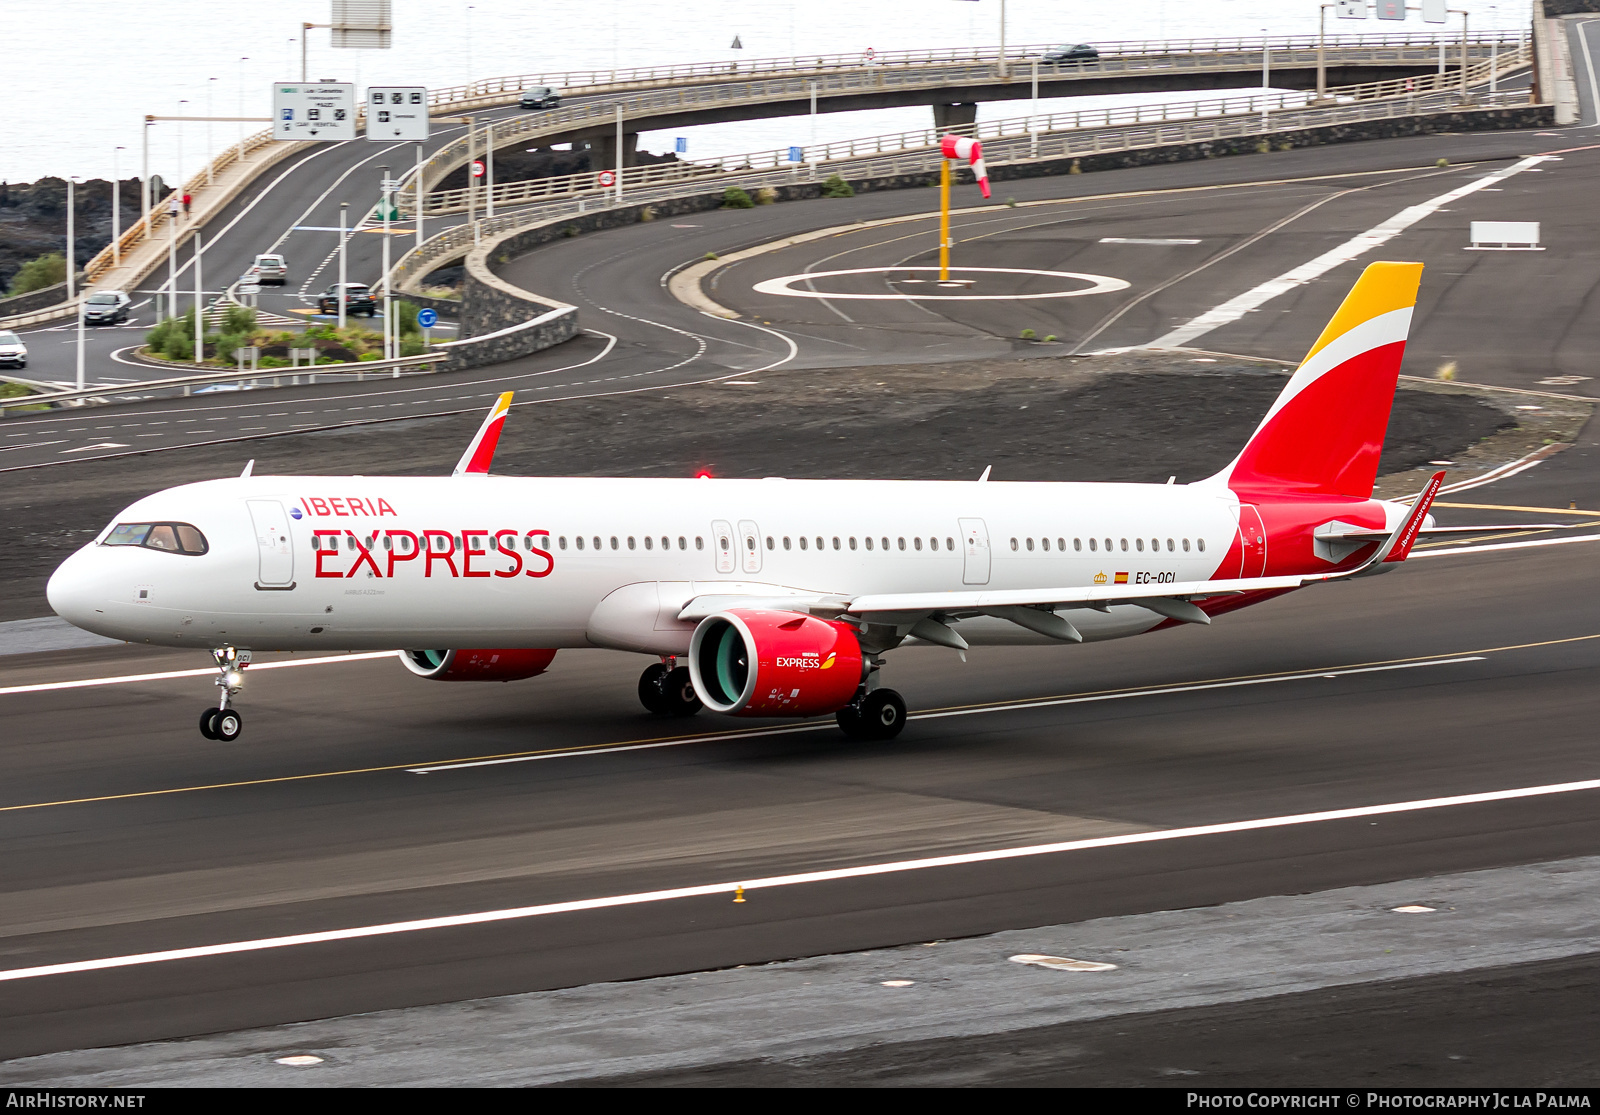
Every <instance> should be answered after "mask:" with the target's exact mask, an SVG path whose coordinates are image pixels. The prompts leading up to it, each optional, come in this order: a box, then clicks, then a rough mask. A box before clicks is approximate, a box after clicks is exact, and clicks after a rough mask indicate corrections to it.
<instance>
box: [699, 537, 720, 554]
mask: <svg viewBox="0 0 1600 1115" xmlns="http://www.w3.org/2000/svg"><path fill="white" fill-rule="evenodd" d="M695 541H696V542H698V541H699V539H698V538H697V539H695ZM717 542H718V543H719V544H720V545H721V546H722V552H723V553H727V552H728V540H727V539H726V538H719V539H717Z"/></svg>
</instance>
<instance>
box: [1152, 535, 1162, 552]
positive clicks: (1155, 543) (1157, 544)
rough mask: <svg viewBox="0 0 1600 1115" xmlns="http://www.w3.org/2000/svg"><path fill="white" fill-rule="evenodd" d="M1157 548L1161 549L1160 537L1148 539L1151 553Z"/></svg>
mask: <svg viewBox="0 0 1600 1115" xmlns="http://www.w3.org/2000/svg"><path fill="white" fill-rule="evenodd" d="M1159 549H1161V539H1159V538H1152V539H1150V551H1151V552H1152V553H1154V552H1155V551H1157V550H1159Z"/></svg>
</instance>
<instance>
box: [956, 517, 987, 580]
mask: <svg viewBox="0 0 1600 1115" xmlns="http://www.w3.org/2000/svg"><path fill="white" fill-rule="evenodd" d="M957 522H958V523H959V524H960V525H961V538H962V554H963V558H964V564H963V565H962V567H961V583H962V584H964V585H986V584H988V583H989V527H988V525H987V524H986V523H984V521H983V520H982V519H958V520H957Z"/></svg>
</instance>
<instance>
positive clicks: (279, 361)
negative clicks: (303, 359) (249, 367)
mask: <svg viewBox="0 0 1600 1115" xmlns="http://www.w3.org/2000/svg"><path fill="white" fill-rule="evenodd" d="M261 366H262V367H263V368H287V367H289V361H287V360H285V359H284V358H283V357H281V356H263V357H262V358H261Z"/></svg>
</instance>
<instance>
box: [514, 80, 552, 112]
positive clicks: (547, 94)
mask: <svg viewBox="0 0 1600 1115" xmlns="http://www.w3.org/2000/svg"><path fill="white" fill-rule="evenodd" d="M560 103H561V94H560V93H558V92H557V91H556V90H554V89H552V88H550V87H549V86H548V85H533V86H529V87H528V88H527V89H524V90H523V91H522V99H521V100H520V101H519V102H518V104H520V105H521V106H522V107H523V108H555V107H556V106H557V105H559V104H560Z"/></svg>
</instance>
